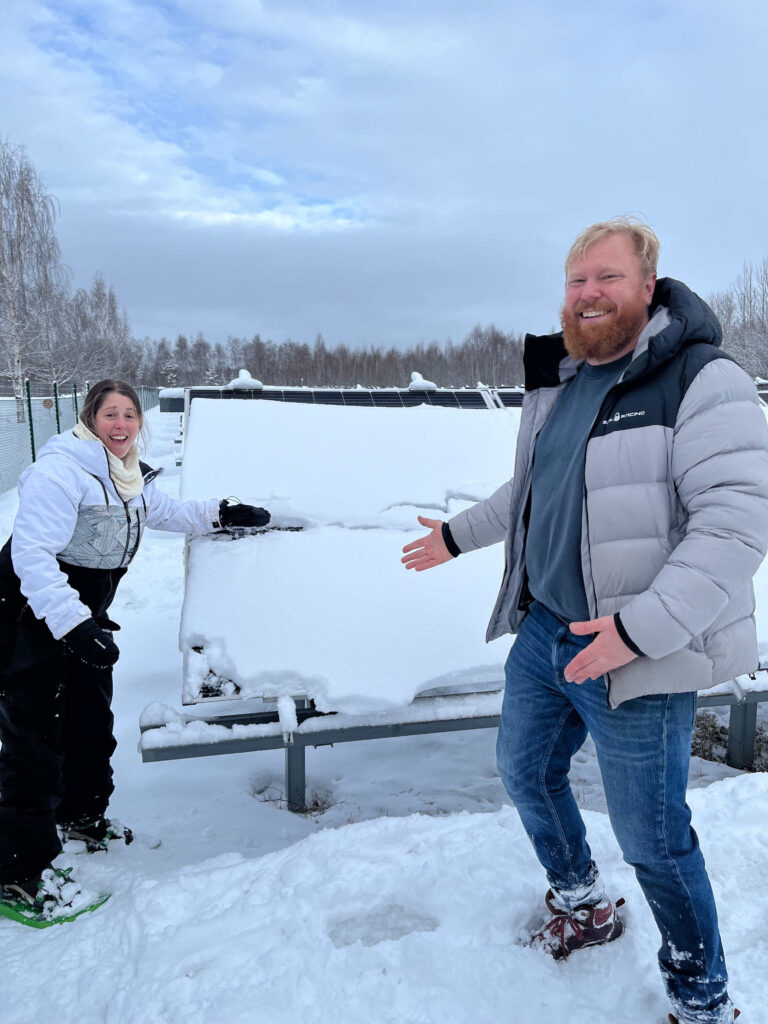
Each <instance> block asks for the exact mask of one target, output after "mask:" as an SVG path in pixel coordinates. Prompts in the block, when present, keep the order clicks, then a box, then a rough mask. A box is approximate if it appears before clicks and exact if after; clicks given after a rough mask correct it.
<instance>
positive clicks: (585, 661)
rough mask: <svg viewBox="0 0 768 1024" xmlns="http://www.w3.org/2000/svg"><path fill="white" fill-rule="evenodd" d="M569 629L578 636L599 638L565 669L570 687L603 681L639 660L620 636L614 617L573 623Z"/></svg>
mask: <svg viewBox="0 0 768 1024" xmlns="http://www.w3.org/2000/svg"><path fill="white" fill-rule="evenodd" d="M569 628H570V630H571V632H572V633H575V634H576V636H589V635H590V634H591V633H594V634H595V639H594V640H593V641H592V643H591V644H590V645H589V646H588V647H585V648H584V650H583V651H581V652H580V653H579V654H577V655H576V657H575V658H573V659H572V660H571V661H569V662H568V664H567V665H566V666H565V672H564V675H565V678H566V681H567V682H569V683H584V682H586V681H587V679H599V678H600V676H603V675H605V673H606V672H611V671H612V670H613V669H615V668H620V667H621V666H622V665H626V664H628V663H629V662H630V661H633V660H634V659H635V658H636V657H637V655H636V654H634V653H633V652H632V651H630V649H629V648H628V647H627V645H626V644H625V643H624V641H623V640H622V639H621V637H620V636H619V633H618V630H617V629H616V623H615V622H614V621H613V616H612V615H605V616H603V617H602V618H600V619H591V620H590V621H589V622H572V623H571V624H570V627H569Z"/></svg>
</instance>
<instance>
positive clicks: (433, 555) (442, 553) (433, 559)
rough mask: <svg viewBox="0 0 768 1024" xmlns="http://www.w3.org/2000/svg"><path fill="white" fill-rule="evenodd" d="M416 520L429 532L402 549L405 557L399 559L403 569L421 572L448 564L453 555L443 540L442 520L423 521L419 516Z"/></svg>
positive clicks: (422, 517)
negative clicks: (444, 563)
mask: <svg viewBox="0 0 768 1024" xmlns="http://www.w3.org/2000/svg"><path fill="white" fill-rule="evenodd" d="M418 519H419V522H420V523H421V525H422V526H426V527H428V529H429V531H430V532H429V533H428V534H427V535H426V537H419V539H418V540H412V541H411V543H410V544H406V545H405V547H404V548H403V554H404V556H405V557H404V558H401V559H400V561H401V562H402V563H403V565H404V566H405V568H406V569H415V570H416V572H422V571H423V570H424V569H432V568H433V567H434V566H436V565H442V563H443V562H450V560H451V559H452V558H453V555H452V554H451V553H450V551H449V550H448V548H447V547H446V546H445V541H444V540H443V523H442V520H440V519H425V518H424V516H419V517H418Z"/></svg>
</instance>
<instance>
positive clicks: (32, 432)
mask: <svg viewBox="0 0 768 1024" xmlns="http://www.w3.org/2000/svg"><path fill="white" fill-rule="evenodd" d="M25 386H26V389H27V412H28V413H29V443H30V445H31V447H32V461H33V462H34V461H35V459H36V458H37V455H36V454H35V427H34V424H33V423H32V391H31V390H30V387H29V380H27V381H25Z"/></svg>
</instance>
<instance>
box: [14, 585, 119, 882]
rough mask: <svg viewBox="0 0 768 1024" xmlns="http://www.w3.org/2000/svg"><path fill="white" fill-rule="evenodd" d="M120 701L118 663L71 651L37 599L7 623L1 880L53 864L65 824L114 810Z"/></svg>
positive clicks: (35, 872)
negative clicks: (89, 661)
mask: <svg viewBox="0 0 768 1024" xmlns="http://www.w3.org/2000/svg"><path fill="white" fill-rule="evenodd" d="M123 571H124V570H120V571H119V575H120V576H121V575H122V573H123ZM118 578H119V577H118ZM70 582H72V580H71V581H70ZM116 585H117V580H115V581H114V587H116ZM114 587H111V588H110V590H111V593H110V595H109V600H111V597H112V595H113V594H114ZM100 603H101V602H98V603H97V604H100ZM106 603H108V602H106ZM89 604H90V602H89ZM92 610H94V611H96V614H99V612H101V613H102V614H103V611H104V610H105V609H104V608H103V606H102V608H100V609H98V608H97V609H94V608H93V607H92ZM111 701H112V670H111V669H110V668H106V669H104V668H93V667H92V666H90V665H86V664H84V663H83V662H82V661H80V660H78V659H74V658H72V657H71V656H68V655H66V654H65V651H64V647H63V645H62V644H61V642H60V641H58V640H54V639H53V637H52V636H51V633H50V632H49V630H48V628H47V626H46V625H45V624H44V623H43V622H41V621H39V620H38V619H36V618H35V617H34V615H33V614H32V611H31V609H30V608H28V607H27V608H26V609H25V610H24V611H23V613H22V615H21V617H20V618H19V619H18V620H17V621H16V622H15V623H14V624H13V626H10V625H9V624H8V623H6V624H5V625H3V624H2V623H0V742H2V748H0V882H2V883H7V882H12V881H26V880H28V879H31V878H34V877H36V876H37V875H38V874H39V873H40V871H41V870H42V869H43V868H44V867H46V866H47V865H48V864H50V862H51V861H52V860H53V858H54V857H56V856H57V854H58V853H59V852H60V851H61V844H60V842H59V839H58V836H57V833H56V825H57V824H60V825H78V824H80V825H84V824H86V823H88V822H91V821H95V820H96V819H97V818H99V817H100V816H101V815H102V814H104V812H105V811H106V809H107V804H108V803H109V798H110V796H111V794H112V791H113V789H114V786H113V783H112V768H111V765H110V757H111V756H112V753H113V751H114V749H115V746H116V742H115V739H114V736H113V734H112V729H113V722H114V718H113V715H112V711H111V709H110V704H111Z"/></svg>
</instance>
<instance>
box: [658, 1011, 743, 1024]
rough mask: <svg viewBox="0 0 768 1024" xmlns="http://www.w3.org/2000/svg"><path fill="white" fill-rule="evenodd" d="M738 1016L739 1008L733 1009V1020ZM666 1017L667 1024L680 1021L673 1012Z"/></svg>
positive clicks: (677, 1023) (678, 1023)
mask: <svg viewBox="0 0 768 1024" xmlns="http://www.w3.org/2000/svg"><path fill="white" fill-rule="evenodd" d="M740 1016H741V1010H734V1011H733V1019H734V1020H736V1018H737V1017H740ZM667 1017H668V1019H669V1024H680V1022H679V1021H678V1019H677V1017H676V1016H675V1015H674V1013H670V1014H667Z"/></svg>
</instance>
